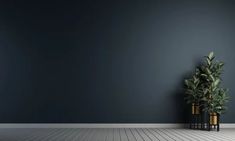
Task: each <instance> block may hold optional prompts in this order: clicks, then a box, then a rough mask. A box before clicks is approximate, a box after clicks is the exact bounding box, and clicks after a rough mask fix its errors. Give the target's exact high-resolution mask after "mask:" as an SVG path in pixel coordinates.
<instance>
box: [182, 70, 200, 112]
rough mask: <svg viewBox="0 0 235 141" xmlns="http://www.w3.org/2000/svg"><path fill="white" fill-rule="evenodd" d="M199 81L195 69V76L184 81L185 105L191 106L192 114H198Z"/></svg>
mask: <svg viewBox="0 0 235 141" xmlns="http://www.w3.org/2000/svg"><path fill="white" fill-rule="evenodd" d="M199 84H200V79H199V77H198V70H197V69H196V72H195V74H194V75H193V77H192V78H190V79H186V80H185V87H186V88H185V94H186V95H185V100H186V103H187V104H191V106H192V108H191V109H192V110H191V111H192V114H193V115H195V114H199V111H200V110H199V102H200V91H199Z"/></svg>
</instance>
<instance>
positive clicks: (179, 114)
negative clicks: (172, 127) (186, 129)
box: [173, 59, 202, 123]
mask: <svg viewBox="0 0 235 141" xmlns="http://www.w3.org/2000/svg"><path fill="white" fill-rule="evenodd" d="M195 64H196V65H195V69H196V68H197V67H199V66H201V64H202V62H201V60H199V59H198V60H196V61H195ZM194 71H195V70H192V71H190V72H187V73H184V75H182V76H181V79H180V81H179V83H177V84H178V85H177V87H176V89H175V90H174V91H173V99H174V101H173V103H174V106H175V107H176V108H175V109H176V111H175V113H176V115H175V116H176V121H178V122H180V123H189V122H190V120H191V119H190V116H191V106H190V105H188V104H187V103H186V101H185V100H184V96H185V91H184V80H185V79H188V78H190V77H191V76H192V73H193V72H194Z"/></svg>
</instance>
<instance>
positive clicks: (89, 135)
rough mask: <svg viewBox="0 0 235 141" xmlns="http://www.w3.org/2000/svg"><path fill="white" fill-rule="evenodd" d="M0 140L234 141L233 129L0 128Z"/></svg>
mask: <svg viewBox="0 0 235 141" xmlns="http://www.w3.org/2000/svg"><path fill="white" fill-rule="evenodd" d="M0 141H235V129H221V131H220V132H216V131H210V132H209V131H198V130H189V129H155V128H125V129H123V128H115V129H112V128H109V129H94V128H90V129H88V128H87V129H3V128H1V129H0Z"/></svg>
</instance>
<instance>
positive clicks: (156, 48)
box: [0, 0, 235, 123]
mask: <svg viewBox="0 0 235 141" xmlns="http://www.w3.org/2000/svg"><path fill="white" fill-rule="evenodd" d="M0 5H1V6H0V122H2V123H6V122H36V123H44V122H45V123H52V122H54V123H56V122H60V123H72V122H76V123H85V122H86V123H87V122H97V123H131V122H132V123H175V122H177V123H179V122H187V114H186V112H187V108H186V107H185V104H184V101H183V91H182V83H183V79H184V78H186V77H188V76H189V75H190V73H191V72H192V71H193V70H194V68H195V66H196V65H197V64H198V63H199V62H200V61H201V59H202V57H203V56H204V55H207V54H208V53H209V52H210V51H214V52H215V54H216V56H217V57H218V59H220V60H223V61H225V62H226V66H225V71H224V77H223V80H224V85H225V86H226V87H228V88H229V89H230V97H231V102H230V103H229V104H228V107H229V109H228V111H227V113H226V114H225V115H223V117H222V122H230V123H231V122H235V118H234V116H235V110H234V107H235V102H234V100H235V96H234V94H235V79H234V78H235V73H234V70H235V63H234V61H235V54H234V52H235V38H234V37H235V3H234V2H232V1H226V0H225V1H222V0H220V1H216V0H213V1H212V0H211V1H198V0H195V1H178V2H172V1H165V2H164V1H159V0H154V1H152V2H150V1H131V0H130V1H129V0H125V1H108V0H107V1H104V0H99V1H98V0H97V1H95V0H93V1H91V0H87V1H85V0H84V1H78V2H76V3H72V2H71V3H70V2H66V1H63V2H59V1H56V2H48V1H47V2H43V1H40V2H35V1H34V2H33V3H32V1H29V2H22V1H21V2H20V3H17V2H16V3H12V2H11V3H3V2H1V4H0Z"/></svg>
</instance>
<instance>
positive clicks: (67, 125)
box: [0, 123, 235, 128]
mask: <svg viewBox="0 0 235 141" xmlns="http://www.w3.org/2000/svg"><path fill="white" fill-rule="evenodd" d="M220 127H221V128H235V123H222V124H220ZM0 128H188V124H183V123H146V124H145V123H42V124H40V123H23V124H22V123H1V124H0Z"/></svg>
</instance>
